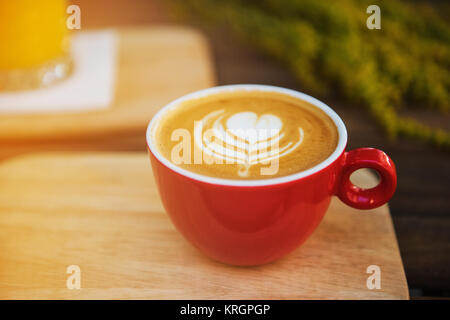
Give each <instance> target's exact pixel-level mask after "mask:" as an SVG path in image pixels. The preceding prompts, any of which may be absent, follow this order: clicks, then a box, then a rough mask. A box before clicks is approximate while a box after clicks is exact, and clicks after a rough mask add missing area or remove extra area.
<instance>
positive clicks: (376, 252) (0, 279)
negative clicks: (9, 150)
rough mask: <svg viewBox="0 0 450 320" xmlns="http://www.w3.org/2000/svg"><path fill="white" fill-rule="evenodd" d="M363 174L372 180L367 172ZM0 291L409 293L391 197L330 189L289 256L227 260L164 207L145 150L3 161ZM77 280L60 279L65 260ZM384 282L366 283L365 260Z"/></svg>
mask: <svg viewBox="0 0 450 320" xmlns="http://www.w3.org/2000/svg"><path fill="white" fill-rule="evenodd" d="M358 179H359V182H357V183H358V184H360V185H365V184H367V183H369V184H370V183H372V184H373V180H374V177H373V176H372V175H370V174H368V173H367V172H360V173H359V175H358V176H357V180H358ZM0 203H1V206H0V230H1V232H0V299H91V298H95V299H107V298H108V299H131V298H132V299H187V298H189V299H407V298H408V287H407V284H406V278H405V274H404V272H403V266H402V261H401V258H400V254H399V251H398V246H397V242H396V238H395V233H394V229H393V227H392V222H391V219H390V215H389V210H388V207H387V206H383V207H380V208H378V209H374V210H370V211H368V212H361V211H358V210H356V209H352V208H350V207H348V206H346V205H344V204H343V203H342V202H340V201H339V200H337V198H334V199H333V201H332V203H331V206H330V209H329V211H328V212H327V214H326V216H325V218H324V220H323V221H322V223H321V225H320V226H319V228H318V229H317V230H316V231H315V233H314V234H313V235H312V237H311V238H310V239H308V240H307V241H306V243H305V244H304V245H303V246H301V247H300V248H299V249H297V250H295V251H294V252H293V253H291V254H290V255H288V256H287V257H285V258H282V259H280V260H278V261H276V262H274V263H270V264H267V265H264V266H259V267H245V268H244V267H233V266H228V265H224V264H221V263H218V262H215V261H212V260H211V259H209V258H207V257H206V256H204V255H203V254H202V253H200V252H199V251H198V250H196V249H194V248H193V247H192V246H191V245H190V244H189V243H187V242H186V241H185V240H184V239H183V238H182V236H181V235H180V234H179V233H178V232H177V231H176V230H175V229H174V227H173V225H172V223H171V222H170V219H169V218H168V216H167V215H166V213H165V211H164V209H163V207H162V204H161V202H160V198H159V195H158V191H157V189H156V185H155V181H154V179H153V175H152V172H151V166H150V162H149V159H148V156H147V154H144V153H103V154H102V153H84V154H76V153H71V154H61V153H54V154H40V155H32V156H26V157H19V158H15V159H12V160H10V161H7V162H5V163H3V164H2V165H0ZM73 265H75V266H77V267H79V269H80V271H81V276H80V283H81V289H80V290H77V289H73V290H69V289H68V288H67V283H66V282H67V279H68V278H69V276H70V274H67V268H68V267H70V266H73ZM371 265H377V266H379V267H380V269H381V289H373V290H369V289H368V288H367V285H366V283H367V278H368V277H369V276H370V274H367V272H366V271H367V268H368V267H369V266H371Z"/></svg>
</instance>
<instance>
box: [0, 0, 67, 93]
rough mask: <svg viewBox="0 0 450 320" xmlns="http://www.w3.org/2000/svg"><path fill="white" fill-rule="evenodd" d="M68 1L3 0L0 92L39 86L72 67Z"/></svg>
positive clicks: (1, 5)
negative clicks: (67, 10) (67, 23)
mask: <svg viewBox="0 0 450 320" xmlns="http://www.w3.org/2000/svg"><path fill="white" fill-rule="evenodd" d="M66 8H67V3H66V1H65V0H39V1H35V0H0V92H1V91H11V90H24V89H36V88H40V87H45V86H48V85H50V84H52V83H55V82H57V81H59V80H61V79H64V78H65V77H67V76H68V75H69V74H70V72H71V70H72V63H71V59H70V56H69V38H68V34H69V30H68V28H67V27H66V19H67V14H66Z"/></svg>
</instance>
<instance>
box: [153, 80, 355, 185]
mask: <svg viewBox="0 0 450 320" xmlns="http://www.w3.org/2000/svg"><path fill="white" fill-rule="evenodd" d="M233 91H266V92H278V93H282V94H285V95H288V96H292V97H294V98H298V99H301V100H304V101H306V102H309V103H311V104H313V105H314V106H316V107H318V108H319V109H321V110H322V111H324V112H325V113H326V114H327V115H328V116H329V117H330V118H331V119H332V120H333V122H334V124H335V125H336V128H337V129H338V133H339V142H338V145H337V147H336V150H335V151H334V152H333V153H332V154H331V155H330V156H329V157H328V158H327V159H325V160H324V161H322V162H321V163H319V164H318V165H316V166H314V167H312V168H310V169H308V170H305V171H301V172H298V173H295V174H291V175H288V176H283V177H278V178H272V179H258V180H256V179H255V180H232V179H220V178H213V177H209V176H204V175H201V174H198V173H194V172H191V171H188V170H186V169H183V168H181V167H178V166H176V165H174V164H173V163H171V162H170V161H169V160H167V159H166V158H164V157H163V156H162V155H161V154H160V153H159V151H158V150H157V148H156V147H155V145H154V144H153V143H152V141H153V136H154V131H155V130H154V128H156V124H157V123H158V120H159V119H160V118H161V117H162V116H163V114H164V113H166V112H167V111H169V110H172V109H174V108H176V107H177V106H178V105H180V104H181V103H183V102H185V101H187V100H191V99H197V98H202V97H205V96H208V95H211V94H217V93H221V92H233ZM146 136H147V145H148V147H149V149H150V151H151V152H152V153H153V155H154V156H155V157H156V158H157V159H158V160H159V161H160V162H161V163H162V164H164V165H165V166H166V167H168V168H170V169H172V170H173V171H175V172H177V173H179V174H181V175H183V176H186V177H189V178H191V179H194V180H198V181H201V182H205V183H211V184H216V185H225V186H238V187H256V186H268V185H275V184H280V183H286V182H291V181H294V180H298V179H301V178H304V177H307V176H309V175H311V174H313V173H316V172H318V171H320V170H322V169H323V168H326V167H327V166H329V165H330V164H332V163H333V162H334V161H335V160H336V159H337V158H338V157H339V156H340V155H341V153H342V152H343V151H344V149H345V146H346V145H347V130H346V128H345V125H344V123H343V122H342V120H341V118H340V117H339V116H338V115H337V114H336V112H334V110H333V109H331V108H330V107H329V106H327V105H326V104H325V103H323V102H321V101H319V100H317V99H316V98H313V97H311V96H309V95H307V94H304V93H301V92H298V91H294V90H291V89H286V88H280V87H275V86H268V85H256V84H236V85H226V86H219V87H212V88H208V89H204V90H200V91H196V92H193V93H190V94H187V95H185V96H182V97H180V98H178V99H176V100H174V101H172V102H171V103H169V104H168V105H166V106H165V107H163V108H162V109H161V110H159V111H158V112H157V113H156V114H155V116H154V117H153V118H152V120H151V121H150V123H149V125H148V127H147V134H146Z"/></svg>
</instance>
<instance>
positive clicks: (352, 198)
mask: <svg viewBox="0 0 450 320" xmlns="http://www.w3.org/2000/svg"><path fill="white" fill-rule="evenodd" d="M361 168H371V169H374V170H376V171H377V172H378V174H379V175H380V183H379V184H378V185H377V186H376V187H374V188H371V189H363V188H360V187H357V186H355V185H354V184H353V183H352V182H351V181H350V175H351V174H352V173H353V172H354V171H356V170H358V169H361ZM396 186H397V173H396V170H395V165H394V162H393V161H392V160H391V158H389V156H388V155H387V154H386V153H384V152H383V151H381V150H378V149H373V148H359V149H355V150H351V151H349V152H346V153H345V154H344V158H343V167H342V171H341V175H340V180H339V183H338V188H337V196H338V197H339V199H341V200H342V201H343V202H344V203H346V204H348V205H349V206H351V207H353V208H356V209H373V208H376V207H379V206H381V205H383V204H385V203H386V202H388V201H389V199H391V197H392V195H393V194H394V191H395V188H396Z"/></svg>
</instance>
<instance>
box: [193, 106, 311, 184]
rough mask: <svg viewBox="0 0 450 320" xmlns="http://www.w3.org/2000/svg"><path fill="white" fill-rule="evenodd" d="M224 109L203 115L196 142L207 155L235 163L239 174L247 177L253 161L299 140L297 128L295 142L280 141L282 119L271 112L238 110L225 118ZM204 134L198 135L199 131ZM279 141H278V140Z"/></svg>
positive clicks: (275, 154) (285, 149) (273, 155)
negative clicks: (257, 112)
mask: <svg viewBox="0 0 450 320" xmlns="http://www.w3.org/2000/svg"><path fill="white" fill-rule="evenodd" d="M224 115H225V110H218V111H214V112H211V113H209V114H207V115H206V116H205V117H204V118H203V119H202V120H201V127H200V126H197V128H195V130H196V131H197V132H196V133H197V134H196V135H195V143H196V145H197V146H198V147H199V148H200V149H201V150H202V151H203V152H204V153H206V154H207V155H209V156H211V157H214V158H217V159H220V160H224V161H226V163H228V164H231V163H238V164H240V165H241V166H240V167H239V170H238V174H239V176H242V177H246V176H248V172H249V168H250V167H251V166H252V165H255V164H261V163H268V162H269V161H273V160H278V159H279V158H281V157H283V156H286V155H288V154H290V153H291V152H293V151H294V150H295V149H297V148H298V147H299V146H300V145H301V144H302V142H303V138H304V132H303V129H302V128H298V137H297V140H295V141H284V140H283V137H284V136H285V134H284V133H283V122H282V120H281V119H280V118H278V117H277V116H275V115H273V114H263V115H261V116H259V117H258V115H257V114H256V113H254V112H250V111H246V112H239V113H235V114H233V115H231V116H229V117H228V118H227V119H226V121H225V116H224ZM201 130H203V132H206V134H203V135H202V134H201V132H199V131H201ZM280 142H282V143H280Z"/></svg>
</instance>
